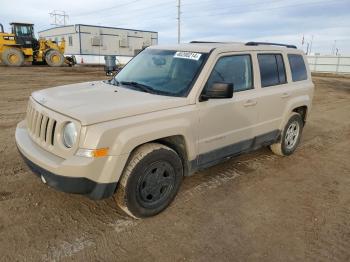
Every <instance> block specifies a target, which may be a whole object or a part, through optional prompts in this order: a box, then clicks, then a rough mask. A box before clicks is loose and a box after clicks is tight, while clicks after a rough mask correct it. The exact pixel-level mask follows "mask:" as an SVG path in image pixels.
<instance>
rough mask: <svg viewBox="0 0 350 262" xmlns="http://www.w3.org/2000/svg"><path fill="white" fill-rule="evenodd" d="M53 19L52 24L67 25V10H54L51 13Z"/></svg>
mask: <svg viewBox="0 0 350 262" xmlns="http://www.w3.org/2000/svg"><path fill="white" fill-rule="evenodd" d="M49 15H50V17H51V19H53V21H52V23H51V25H54V26H62V25H67V20H68V15H67V14H66V12H65V11H58V10H54V11H53V12H51V13H49Z"/></svg>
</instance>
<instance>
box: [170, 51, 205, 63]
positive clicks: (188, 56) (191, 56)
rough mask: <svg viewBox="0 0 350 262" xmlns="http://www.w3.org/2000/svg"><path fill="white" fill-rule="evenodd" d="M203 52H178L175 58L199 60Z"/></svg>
mask: <svg viewBox="0 0 350 262" xmlns="http://www.w3.org/2000/svg"><path fill="white" fill-rule="evenodd" d="M201 56H202V54H199V53H192V52H176V53H175V55H174V57H175V58H184V59H191V60H196V61H198V60H199V58H201Z"/></svg>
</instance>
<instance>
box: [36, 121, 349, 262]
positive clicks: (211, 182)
mask: <svg viewBox="0 0 350 262" xmlns="http://www.w3.org/2000/svg"><path fill="white" fill-rule="evenodd" d="M349 131H350V126H343V127H341V128H335V129H333V130H330V131H328V132H324V133H322V134H321V135H319V136H315V137H313V138H311V139H309V140H307V141H305V142H303V143H302V144H301V145H300V147H299V148H298V151H305V150H315V149H316V150H323V149H326V148H327V147H328V146H329V145H332V144H334V143H335V142H337V141H339V140H341V139H342V135H344V133H346V132H349ZM320 141H322V143H320ZM258 154H259V153H258ZM244 157H248V158H247V159H243V160H239V159H238V160H236V159H232V160H229V161H227V162H226V163H225V164H224V165H218V166H215V167H212V168H210V169H209V170H207V171H204V173H206V172H211V171H212V170H213V169H215V171H216V172H217V173H216V174H215V175H211V176H205V178H203V179H204V180H203V181H201V182H200V183H197V184H195V185H193V186H192V187H191V188H190V189H188V190H185V191H182V192H181V191H180V192H179V195H178V196H177V197H176V199H175V201H174V202H173V204H172V205H171V206H172V208H176V207H178V206H180V205H184V204H186V203H188V202H190V201H191V200H192V199H193V198H195V197H196V196H199V195H203V194H205V193H207V192H208V191H210V190H213V189H217V188H218V187H221V186H223V185H225V184H227V183H229V182H231V181H234V180H235V179H238V178H239V177H241V176H245V175H248V174H249V173H251V172H254V171H255V170H257V169H259V168H261V167H262V166H266V165H268V164H269V163H271V162H273V161H275V160H277V159H278V158H281V157H280V156H277V155H273V154H272V153H271V154H266V153H262V154H261V153H260V154H259V155H257V156H254V155H253V156H249V155H244ZM201 175H202V174H196V175H195V176H201ZM304 208H306V209H308V208H312V207H307V206H304ZM139 224H142V220H135V219H132V218H129V217H122V218H120V219H117V220H115V221H113V222H111V223H106V226H108V227H111V228H112V229H113V230H114V231H115V232H116V233H122V232H124V231H127V230H131V229H132V228H134V227H137V226H138V225H139ZM345 228H346V226H345ZM93 239H95V238H94V237H93V236H92V235H82V236H81V237H79V238H77V239H75V240H73V241H71V242H63V243H62V244H60V245H58V246H57V247H51V248H50V249H49V253H48V254H46V255H45V256H43V257H44V258H49V260H50V259H51V260H52V259H54V260H56V259H62V258H65V257H72V256H73V255H75V254H77V253H79V252H81V251H82V250H84V249H85V248H90V247H92V246H95V245H96V241H95V240H93ZM335 240H337V241H338V242H339V246H340V247H341V246H342V245H343V247H345V248H346V247H348V248H349V250H350V241H349V246H347V245H346V246H344V245H345V244H344V243H343V241H342V240H341V239H333V240H332V241H333V242H335ZM332 241H331V242H332ZM318 245H319V243H318V242H315V244H314V245H313V249H311V250H314V251H311V253H308V254H307V255H306V257H307V258H309V257H311V259H312V257H313V256H316V257H317V256H318V255H322V254H318V253H322V252H320V250H323V249H324V247H325V246H324V245H321V246H320V247H318ZM326 254H328V253H326ZM324 256H325V255H324Z"/></svg>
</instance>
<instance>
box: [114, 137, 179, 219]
mask: <svg viewBox="0 0 350 262" xmlns="http://www.w3.org/2000/svg"><path fill="white" fill-rule="evenodd" d="M182 178H183V165H182V161H181V159H180V157H179V156H178V154H177V153H176V152H175V151H174V150H172V149H171V148H169V147H166V146H164V145H161V144H156V143H148V144H145V145H143V146H140V147H139V148H137V149H136V150H135V151H134V152H133V153H132V155H131V157H130V160H129V162H128V164H127V166H126V168H125V170H124V172H123V174H122V177H121V178H120V180H119V185H118V188H117V192H116V194H115V196H114V198H115V200H116V202H117V205H118V206H119V207H120V208H121V209H122V210H123V211H124V212H125V213H127V214H128V215H129V216H132V217H134V218H145V217H150V216H154V215H156V214H158V213H160V212H161V211H163V210H164V209H165V208H166V207H168V206H169V205H170V203H171V202H172V201H173V200H174V198H175V196H176V194H177V192H178V190H179V188H180V185H181V182H182Z"/></svg>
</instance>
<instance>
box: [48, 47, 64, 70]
mask: <svg viewBox="0 0 350 262" xmlns="http://www.w3.org/2000/svg"><path fill="white" fill-rule="evenodd" d="M45 61H46V63H47V64H48V65H49V66H52V67H60V66H62V65H63V64H64V56H63V55H62V54H61V53H60V52H59V51H57V50H50V51H48V52H47V53H46V55H45Z"/></svg>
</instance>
